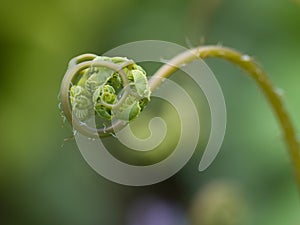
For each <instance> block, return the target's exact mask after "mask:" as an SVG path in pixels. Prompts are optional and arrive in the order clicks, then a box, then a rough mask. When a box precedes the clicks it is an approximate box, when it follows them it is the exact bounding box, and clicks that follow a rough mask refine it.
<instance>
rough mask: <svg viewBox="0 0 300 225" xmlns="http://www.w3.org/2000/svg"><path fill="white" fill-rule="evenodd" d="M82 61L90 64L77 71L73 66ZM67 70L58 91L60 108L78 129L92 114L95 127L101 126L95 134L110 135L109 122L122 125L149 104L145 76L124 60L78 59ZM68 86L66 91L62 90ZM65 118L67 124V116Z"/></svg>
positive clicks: (144, 73) (82, 57)
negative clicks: (96, 124) (107, 133)
mask: <svg viewBox="0 0 300 225" xmlns="http://www.w3.org/2000/svg"><path fill="white" fill-rule="evenodd" d="M87 56H88V58H86V57H87ZM89 57H91V58H89ZM86 59H90V60H87V61H84V67H83V68H79V69H78V66H77V63H80V62H82V60H86ZM68 70H69V71H71V72H70V77H67V80H66V81H64V82H66V83H65V86H64V89H63V88H62V89H61V95H62V96H63V98H62V105H63V108H67V110H69V109H71V111H72V113H73V115H74V116H75V120H76V121H77V122H78V124H80V126H81V127H83V125H86V124H87V123H88V120H89V119H90V117H91V115H92V114H96V115H97V119H98V123H99V124H100V126H103V128H101V129H100V130H98V131H96V132H97V133H99V134H103V135H105V133H106V132H112V130H111V129H108V128H107V127H106V126H109V123H110V122H111V121H112V120H113V119H117V120H119V121H121V122H123V123H124V124H126V122H128V121H130V120H133V119H134V118H136V117H137V116H138V115H139V114H140V112H141V111H142V110H143V109H144V107H145V106H146V105H147V103H148V102H149V101H150V93H151V91H150V88H149V85H148V80H147V78H146V72H145V71H144V70H143V69H142V67H140V66H139V65H137V64H135V63H134V62H133V61H132V60H129V59H127V58H124V57H112V58H110V57H105V56H95V55H91V54H88V55H82V56H79V57H76V58H74V59H72V60H71V61H70V64H69V69H68ZM68 82H70V83H68ZM63 84H64V83H63ZM69 84H71V86H70V88H69V87H68V89H65V87H66V86H68V85H69ZM68 99H70V105H69V103H68ZM68 107H70V108H68ZM65 115H66V116H67V118H68V119H69V120H70V116H71V112H70V111H68V112H67V113H65Z"/></svg>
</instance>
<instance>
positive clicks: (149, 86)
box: [61, 46, 300, 189]
mask: <svg viewBox="0 0 300 225" xmlns="http://www.w3.org/2000/svg"><path fill="white" fill-rule="evenodd" d="M208 57H216V58H222V59H225V60H228V61H230V62H232V63H233V64H235V65H238V66H239V67H241V68H242V69H243V70H245V71H246V72H247V74H248V75H249V76H250V77H251V78H253V80H254V81H255V82H256V83H257V85H258V86H259V87H260V89H261V90H262V92H263V93H264V95H265V96H266V98H267V100H268V102H269V103H270V105H271V107H272V108H273V111H274V113H275V115H276V117H277V118H278V121H279V123H280V126H281V129H282V132H283V136H284V139H285V142H286V144H287V147H288V152H289V155H290V157H291V160H292V164H293V167H294V170H295V174H296V179H297V182H298V187H299V189H300V155H299V151H300V143H299V141H298V139H297V137H296V132H295V129H294V127H293V124H292V122H291V120H290V117H289V115H288V113H287V111H286V109H285V107H284V104H283V102H282V99H281V96H280V95H279V94H278V92H277V91H276V88H275V87H274V86H273V85H272V83H271V82H270V80H269V79H268V77H267V75H266V74H265V72H264V71H263V70H262V69H261V68H260V66H259V65H258V64H257V63H256V62H255V61H254V60H253V59H252V58H251V57H249V56H247V55H244V54H242V53H240V52H237V51H235V50H233V49H230V48H226V47H222V46H201V47H197V48H194V49H191V50H187V51H185V52H183V53H181V54H179V55H177V56H175V57H174V58H173V59H171V60H170V61H168V63H167V64H164V65H163V66H162V67H161V68H160V69H159V70H158V71H157V72H156V73H155V74H154V75H153V76H152V77H151V79H150V80H149V81H147V79H146V73H145V71H144V70H143V69H142V68H141V67H140V66H138V65H136V64H135V63H134V62H133V61H131V60H128V59H126V58H122V57H115V58H108V57H98V56H96V55H93V54H84V55H81V56H79V57H76V58H74V59H72V60H71V61H70V63H69V69H68V71H67V73H66V75H65V77H64V79H63V81H62V85H61V106H62V110H63V112H64V114H65V116H66V118H67V119H68V120H69V122H70V123H71V124H72V125H73V127H74V129H76V130H78V131H79V132H81V133H82V134H84V135H87V136H89V137H95V136H99V135H100V136H105V135H107V134H109V133H113V132H114V131H117V130H118V129H121V128H122V127H123V126H125V125H126V123H127V122H128V121H130V120H132V119H134V118H136V117H137V116H138V115H139V114H140V112H141V110H142V109H143V108H144V106H145V105H146V104H147V102H148V101H149V100H150V95H151V92H154V91H155V90H156V88H157V87H158V86H159V85H160V83H161V82H163V80H164V79H165V78H168V77H169V76H170V75H171V74H172V73H173V72H175V71H176V70H177V69H178V68H180V67H181V66H182V65H186V64H188V63H190V62H192V61H193V60H196V59H205V58H208ZM71 84H73V86H72V85H71ZM95 112H96V113H97V114H98V115H99V116H100V117H102V118H104V119H106V120H108V121H111V120H112V119H113V117H114V118H115V119H117V122H115V123H113V124H110V125H109V126H104V127H101V128H91V127H89V126H88V125H87V124H85V123H84V120H85V119H86V118H87V117H88V115H89V113H95ZM72 113H73V115H75V117H73V118H72Z"/></svg>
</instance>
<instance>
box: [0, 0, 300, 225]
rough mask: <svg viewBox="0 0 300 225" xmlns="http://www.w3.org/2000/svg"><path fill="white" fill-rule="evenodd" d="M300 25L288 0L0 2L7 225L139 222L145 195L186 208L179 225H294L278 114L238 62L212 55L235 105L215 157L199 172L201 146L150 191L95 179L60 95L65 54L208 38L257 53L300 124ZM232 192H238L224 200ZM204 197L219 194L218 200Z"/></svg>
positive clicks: (298, 10)
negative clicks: (65, 118) (145, 42)
mask: <svg viewBox="0 0 300 225" xmlns="http://www.w3.org/2000/svg"><path fill="white" fill-rule="evenodd" d="M299 24H300V3H299V1H289V0H277V1H274V0H263V1H261V0H253V1H241V0H227V1H225V0H211V1H205V0H200V1H199V0H177V1H174V0H165V1H157V0H152V1H137V0H124V1H104V0H86V1H79V0H73V1H71V0H63V1H56V0H54V1H36V0H27V1H17V0H12V1H1V7H0V27H1V29H0V45H1V82H0V93H1V95H0V99H1V110H0V124H1V127H2V129H1V135H0V143H1V144H0V148H1V151H0V152H1V153H0V154H1V158H0V160H1V161H0V178H1V180H0V182H1V183H0V199H1V200H0V204H1V216H0V223H1V224H7V225H8V224H9V225H14V224H16V225H17V224H31V225H33V224H44V225H47V224H49V225H50V224H51V225H53V224H72V225H82V224H85V225H88V224H91V225H92V224H93V225H95V224H99V225H100V224H101V225H102V224H106V225H113V224H130V225H134V224H136V223H135V222H134V219H132V217H135V215H136V216H137V215H142V214H143V212H139V211H138V210H137V211H135V210H136V209H135V208H136V207H134V206H135V202H139V201H140V202H142V203H139V204H141V205H139V206H140V207H137V208H139V209H140V208H143V207H144V206H145V205H144V206H143V200H140V199H143V198H145V197H146V198H147V197H149V198H150V199H152V198H153V199H159V201H162V202H165V203H166V207H169V208H172V207H173V206H174V205H176V207H178V208H179V209H176V210H179V211H180V212H181V214H180V213H174V215H173V214H172V213H170V217H172V215H173V217H174V218H177V217H178V216H179V215H180V216H181V218H182V222H179V221H181V220H177V222H178V224H191V223H195V224H198V225H199V224H265V225H268V224H270V225H281V224H285V225H289V224H290V225H292V224H298V223H299V222H300V217H299V210H300V207H299V200H298V197H299V196H298V193H297V191H296V185H295V181H294V179H293V174H292V170H291V166H290V164H289V163H290V161H289V157H288V155H287V153H286V149H285V145H284V143H283V140H282V138H281V133H280V130H279V127H278V125H277V121H276V119H275V118H274V116H273V115H272V112H271V110H270V108H269V106H268V104H267V103H266V101H265V99H264V97H263V96H262V94H261V92H260V91H259V90H258V88H257V87H256V86H255V84H254V83H253V82H252V81H251V80H250V79H248V78H247V77H246V76H244V75H243V72H242V71H241V70H240V69H237V68H236V67H235V66H233V65H231V64H229V63H227V62H224V61H222V60H218V59H209V60H207V63H208V65H209V66H210V67H211V69H212V70H213V71H214V73H215V74H216V77H217V78H218V81H219V83H220V85H221V86H222V89H223V92H224V96H225V99H226V104H227V111H228V124H227V132H226V136H225V140H224V143H223V146H222V149H221V152H220V154H219V155H218V157H217V159H216V160H215V161H214V163H213V164H212V165H211V166H210V167H209V168H208V169H207V170H206V171H204V172H202V173H199V172H198V171H197V165H198V163H199V160H200V157H201V149H202V148H201V144H199V146H200V147H199V150H198V151H197V153H196V154H195V156H194V157H193V159H192V160H191V161H190V162H189V163H188V164H187V165H186V166H185V167H184V168H183V170H181V171H180V172H179V173H178V174H176V176H174V177H172V178H171V179H169V180H167V181H165V182H162V183H160V184H157V185H153V186H150V187H139V188H137V187H125V186H122V185H118V184H114V183H112V182H110V181H107V180H105V179H104V178H102V177H101V176H99V175H98V174H96V173H95V172H94V171H93V170H92V169H91V168H90V167H89V166H88V165H87V163H86V162H85V161H84V159H83V158H82V156H81V154H80V152H79V151H78V148H77V146H76V143H75V141H74V140H72V139H71V140H67V141H64V139H65V138H68V137H71V136H72V131H71V128H70V126H69V125H64V126H63V123H62V119H61V117H60V112H59V110H58V98H57V96H58V92H59V87H60V82H61V79H62V77H63V75H64V73H65V70H66V67H67V63H68V61H69V59H70V58H72V57H74V56H77V55H79V54H82V53H86V52H92V53H96V54H101V53H103V52H105V51H108V50H109V49H111V48H114V47H116V46H118V45H120V44H124V43H127V42H131V41H137V40H144V39H158V40H165V41H170V42H175V43H178V44H181V45H184V46H187V47H191V46H192V45H194V46H196V45H199V44H200V43H201V41H200V40H203V38H204V39H205V44H217V43H219V44H220V43H221V44H223V45H225V46H229V47H233V48H235V49H238V50H240V51H242V52H245V53H247V54H249V55H252V56H254V57H255V58H256V59H257V60H258V61H259V62H260V64H261V65H262V66H263V67H264V68H265V70H266V71H267V72H268V73H269V74H270V77H271V79H272V80H273V82H274V83H275V84H276V85H277V86H279V87H280V88H281V89H282V90H283V92H284V100H285V102H286V105H287V107H288V109H289V111H290V113H291V116H292V119H293V121H294V122H295V124H296V125H297V127H298V128H299V127H300V118H299V115H300V104H299V96H300V92H299V82H300V80H299V72H300V64H299V50H300V41H299V40H300V29H299V28H300V27H299ZM181 79H182V80H183V82H184V80H185V78H184V76H181ZM203 145H205V143H203ZM210 185H216V186H217V187H211V188H209V187H210ZM228 188H229V189H230V191H229V192H230V193H231V194H232V193H233V194H232V195H233V196H234V195H238V196H235V197H229V199H227V200H224V201H225V203H224V202H222V201H223V200H220V199H223V197H224V196H225V197H226V196H227V197H228V196H231V195H229V194H227V193H228V192H227V189H228ZM236 189H238V190H237V191H235V190H236ZM207 190H212V191H211V192H209V191H207ZM197 193H198V194H197ZM201 193H202V195H203V193H206V194H205V196H209V195H210V194H211V195H212V197H211V198H209V199H211V202H209V203H207V202H205V201H207V200H205V198H201ZM220 193H221V194H220ZM222 193H224V194H223V195H222ZM215 194H220V196H221V197H220V196H219V197H218V196H215V197H214V195H215ZM196 196H200V197H196ZM222 196H223V197H222ZM197 199H200V200H197ZM236 199H238V200H236ZM209 201H210V200H209ZM214 201H215V203H214ZM227 201H228V202H229V203H227ZM154 202H155V201H154ZM153 204H154V203H153ZM208 204H209V205H212V206H210V207H208V206H207V207H206V205H208ZM150 205H151V204H150ZM195 205H196V206H195ZM228 205H229V206H230V207H231V206H232V207H231V208H232V210H231V211H230V209H231V208H230V207H227V206H228ZM153 207H154V208H156V206H155V204H154V206H153ZM197 207H199V210H198V211H197V209H198V208H197ZM201 207H202V208H212V211H213V213H211V214H209V213H207V215H203V216H200V217H201V218H206V217H209V216H212V215H213V216H212V217H214V218H218V217H220V218H221V219H220V221H221V222H220V221H219V222H218V220H216V221H217V222H216V221H213V222H207V221H209V219H208V220H207V221H204V219H202V220H201V218H200V219H199V221H200V222H199V221H198V219H197V218H195V217H197V216H196V215H198V214H200V215H202V214H205V212H206V211H205V212H204V211H203V209H202V208H201ZM218 207H219V208H218ZM150 208H151V207H150ZM241 208H245V210H242V211H246V212H244V214H245V216H244V217H243V218H241V219H240V220H239V219H237V221H238V222H234V221H229V220H230V219H229V218H227V217H228V216H227V214H226V213H227V212H226V209H229V214H230V213H231V214H232V215H234V217H235V216H236V217H237V218H238V217H239V215H240V214H243V213H242V212H239V210H238V209H241ZM146 209H147V207H145V210H146ZM170 210H171V211H172V209H170ZM176 210H175V211H174V210H173V211H174V212H177V211H176ZM201 210H202V211H201ZM224 210H225V212H223V211H224ZM146 211H147V210H146ZM129 215H131V216H129ZM143 218H144V219H145V218H146V217H143ZM150 218H151V217H150ZM153 218H154V217H153ZM223 218H225V219H223ZM226 218H227V220H228V221H229V222H228V221H227V222H226V221H225V220H226ZM141 220H142V219H141ZM150 220H152V219H150ZM132 221H133V222H132ZM193 221H196V222H193ZM140 224H155V225H160V224H161V223H159V222H157V223H154V222H153V221H152V223H151V221H150V222H149V221H148V223H147V222H140ZM165 224H166V225H167V223H165Z"/></svg>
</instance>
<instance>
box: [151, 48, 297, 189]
mask: <svg viewBox="0 0 300 225" xmlns="http://www.w3.org/2000/svg"><path fill="white" fill-rule="evenodd" d="M208 57H217V58H223V59H225V60H228V61H230V62H232V63H233V64H236V65H238V66H240V67H241V68H242V69H244V70H245V71H246V72H247V73H248V75H249V76H250V77H251V78H253V79H254V81H255V82H256V83H257V85H258V86H259V87H260V89H261V90H262V92H263V93H264V95H265V96H266V98H267V100H268V101H269V103H270V104H271V107H272V108H273V111H274V113H275V115H276V117H277V118H278V120H279V123H280V126H281V129H282V132H283V136H284V139H285V142H286V144H287V147H288V152H289V155H290V157H291V160H292V164H293V167H294V171H295V174H296V179H297V183H298V190H300V155H299V152H300V143H299V141H298V140H297V136H296V132H295V129H294V127H293V125H292V122H291V120H290V117H289V115H288V113H287V111H286V109H285V107H284V104H283V102H282V100H281V96H280V95H279V94H278V92H277V91H276V88H275V87H274V86H273V85H272V83H271V82H270V80H269V79H268V76H267V75H266V73H265V72H264V71H263V70H262V69H261V68H260V67H259V65H258V64H257V63H255V61H254V60H253V59H252V58H250V57H249V56H247V55H244V54H241V53H239V52H237V51H235V50H233V49H230V48H225V47H222V46H203V47H197V48H194V49H191V50H187V51H186V52H183V53H181V54H179V55H178V56H175V57H174V58H173V59H171V60H170V61H169V62H168V63H167V64H165V65H164V66H162V67H161V68H160V69H159V70H158V71H157V72H156V73H155V74H154V75H153V76H152V77H151V79H150V81H149V85H150V89H151V91H155V89H156V88H157V87H158V86H159V85H160V83H161V82H163V80H164V79H165V78H167V77H169V76H170V75H171V74H172V73H173V72H174V71H176V70H177V69H178V68H179V67H181V65H185V64H187V63H190V62H191V61H193V60H196V59H199V58H201V59H204V58H208Z"/></svg>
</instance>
